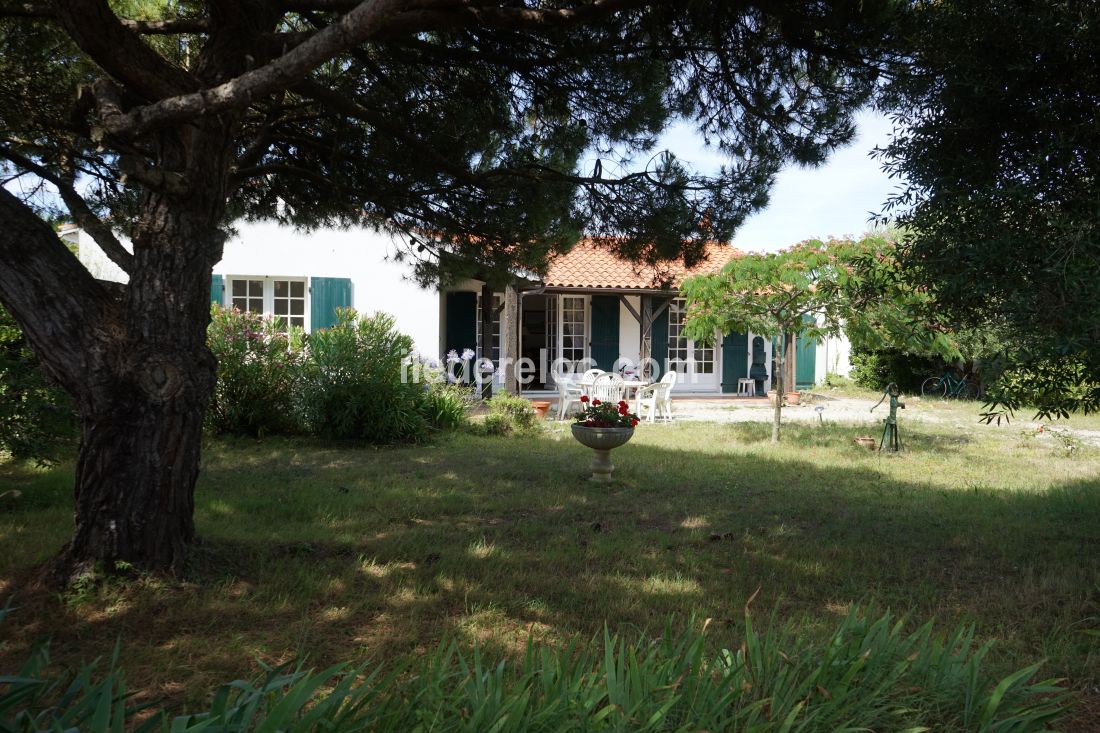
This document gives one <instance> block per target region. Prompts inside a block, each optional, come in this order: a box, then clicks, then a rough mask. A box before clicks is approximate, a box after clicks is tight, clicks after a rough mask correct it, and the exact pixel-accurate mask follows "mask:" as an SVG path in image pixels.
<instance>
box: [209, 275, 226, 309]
mask: <svg viewBox="0 0 1100 733" xmlns="http://www.w3.org/2000/svg"><path fill="white" fill-rule="evenodd" d="M224 297H225V278H223V277H222V276H221V275H211V276H210V302H211V303H216V304H218V305H225V301H224V299H223V298H224Z"/></svg>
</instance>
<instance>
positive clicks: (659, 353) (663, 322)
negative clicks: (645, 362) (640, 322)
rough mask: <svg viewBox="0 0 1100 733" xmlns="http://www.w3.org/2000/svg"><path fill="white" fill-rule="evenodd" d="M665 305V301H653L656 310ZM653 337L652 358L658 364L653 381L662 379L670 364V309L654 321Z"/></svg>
mask: <svg viewBox="0 0 1100 733" xmlns="http://www.w3.org/2000/svg"><path fill="white" fill-rule="evenodd" d="M664 304H665V301H663V300H658V299H656V298H654V299H653V308H654V310H656V309H657V308H660V307H661V306H662V305H664ZM652 334H653V337H652V340H651V341H650V344H651V345H650V354H649V355H650V357H651V358H652V359H653V360H654V361H656V362H657V368H656V369H655V370H654V372H653V379H660V378H661V377H663V376H664V374H665V366H666V363H667V362H668V308H665V309H664V310H663V311H661V314H660V315H659V316H657V317H656V318H654V319H653V331H652Z"/></svg>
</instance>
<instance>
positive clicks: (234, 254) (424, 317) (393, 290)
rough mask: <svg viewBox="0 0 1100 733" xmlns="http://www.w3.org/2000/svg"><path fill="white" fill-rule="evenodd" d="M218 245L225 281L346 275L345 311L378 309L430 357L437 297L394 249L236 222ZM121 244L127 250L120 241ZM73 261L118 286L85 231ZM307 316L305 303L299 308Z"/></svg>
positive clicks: (369, 240)
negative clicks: (222, 246)
mask: <svg viewBox="0 0 1100 733" xmlns="http://www.w3.org/2000/svg"><path fill="white" fill-rule="evenodd" d="M236 229H237V234H236V235H235V236H233V237H232V238H230V239H229V240H228V241H227V242H226V243H225V249H224V256H223V257H222V260H221V262H219V263H218V264H217V265H215V266H214V274H216V275H222V276H225V277H227V278H228V277H238V276H252V277H287V278H301V277H346V278H349V279H350V280H351V282H352V305H353V306H354V308H355V309H356V310H358V311H359V312H360V313H372V312H375V311H385V312H387V313H390V314H391V315H393V316H394V317H395V318H396V319H397V327H398V328H399V329H400V330H401V331H403V332H404V333H407V334H408V335H410V336H411V337H412V338H413V340H414V341H415V343H416V348H417V350H418V351H420V353H421V354H423V355H424V356H427V357H438V355H439V353H438V352H439V338H440V304H439V294H438V293H437V292H436V291H435V290H434V289H424V288H421V287H419V286H418V285H417V284H416V283H415V282H413V281H412V280H410V279H409V278H410V276H411V272H412V270H411V265H409V264H408V263H399V262H393V261H392V260H388V259H387V258H389V257H392V255H393V254H394V253H395V252H396V251H397V246H398V245H397V243H396V242H395V241H394V240H393V239H392V238H391V237H390V236H389V235H386V234H381V233H378V232H375V231H373V230H370V229H360V228H356V229H349V230H347V231H340V230H334V229H321V230H318V231H314V232H299V231H296V230H294V229H293V228H290V227H282V226H279V225H277V224H275V223H268V222H263V223H249V222H239V223H238V224H237V225H236ZM123 244H124V246H126V247H127V248H130V243H129V242H128V241H124V242H123ZM79 247H80V259H81V261H82V262H83V263H84V265H85V267H87V268H88V270H89V271H90V272H91V273H92V275H93V276H95V277H97V278H100V279H103V280H114V281H116V282H125V281H126V274H125V273H124V272H122V271H121V270H120V269H119V268H118V267H117V266H116V265H115V264H114V263H113V262H111V261H110V260H109V259H107V257H106V255H104V254H103V252H102V251H101V250H100V249H99V247H98V246H97V245H96V244H95V242H94V241H92V239H91V238H90V237H89V236H88V234H87V233H85V232H81V233H80V234H79ZM307 312H308V304H307Z"/></svg>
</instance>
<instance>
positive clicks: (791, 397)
mask: <svg viewBox="0 0 1100 733" xmlns="http://www.w3.org/2000/svg"><path fill="white" fill-rule="evenodd" d="M787 404H788V405H801V404H802V393H801V392H788V393H787Z"/></svg>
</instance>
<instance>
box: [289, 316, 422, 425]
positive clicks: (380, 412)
mask: <svg viewBox="0 0 1100 733" xmlns="http://www.w3.org/2000/svg"><path fill="white" fill-rule="evenodd" d="M412 348H413V341H412V338H410V337H409V336H407V335H405V334H403V333H401V332H400V331H398V330H397V326H396V322H395V320H394V318H393V316H391V315H389V314H386V313H373V314H370V315H360V314H358V313H356V312H355V311H354V310H352V309H351V308H341V309H339V310H338V311H337V321H336V324H335V325H334V326H332V327H331V328H325V329H320V330H318V331H314V332H313V333H311V334H310V335H309V351H308V354H307V358H306V362H305V365H304V373H303V378H302V390H301V404H302V411H303V415H304V418H305V422H306V425H307V426H308V427H309V429H310V431H311V432H312V433H314V434H316V435H319V436H321V437H322V438H335V439H337V440H365V441H366V442H368V443H398V442H408V443H416V442H420V441H423V440H426V439H427V438H428V435H429V432H430V430H431V428H432V424H431V420H430V415H431V413H432V410H433V405H432V403H431V400H429V397H428V391H427V390H425V385H424V384H417V383H415V382H411V381H407V380H406V379H403V378H402V372H403V370H405V371H407V364H406V360H407V359H408V358H409V354H410V353H412Z"/></svg>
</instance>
